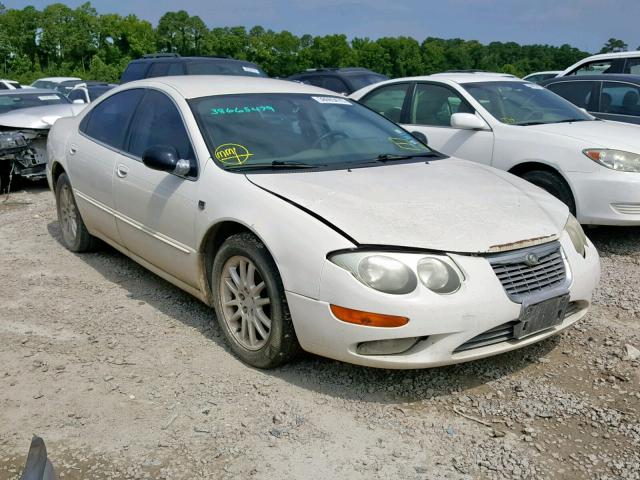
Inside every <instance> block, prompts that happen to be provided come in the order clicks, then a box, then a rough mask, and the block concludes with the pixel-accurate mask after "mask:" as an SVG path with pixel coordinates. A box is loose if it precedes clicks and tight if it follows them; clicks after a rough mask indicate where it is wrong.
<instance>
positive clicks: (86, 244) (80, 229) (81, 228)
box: [55, 173, 99, 253]
mask: <svg viewBox="0 0 640 480" xmlns="http://www.w3.org/2000/svg"><path fill="white" fill-rule="evenodd" d="M55 192H56V210H57V212H58V223H59V225H60V231H61V233H62V243H63V245H64V246H65V247H67V249H69V250H71V251H72V252H77V253H82V252H90V251H92V250H95V249H96V248H97V247H98V245H99V240H98V239H97V238H96V237H94V236H93V235H91V234H90V233H89V231H88V230H87V227H86V226H85V224H84V222H83V221H82V217H81V216H80V211H79V210H78V205H77V204H76V199H75V197H74V195H73V189H72V188H71V182H70V181H69V177H67V174H66V173H62V174H61V175H60V176H59V177H58V180H57V181H56V186H55ZM65 195H69V197H68V198H67V199H66V200H62V199H61V197H63V196H65ZM65 202H66V203H65ZM67 204H68V205H67ZM64 209H66V210H67V211H68V210H69V209H71V211H72V212H74V213H75V222H76V228H75V232H74V231H72V230H71V229H66V228H65V224H66V220H65V219H64V218H63V210H64Z"/></svg>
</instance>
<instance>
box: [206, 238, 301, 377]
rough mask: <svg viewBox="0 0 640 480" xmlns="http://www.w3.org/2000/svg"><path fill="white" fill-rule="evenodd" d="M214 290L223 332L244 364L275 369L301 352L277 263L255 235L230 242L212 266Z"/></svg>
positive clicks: (221, 249) (215, 303)
mask: <svg viewBox="0 0 640 480" xmlns="http://www.w3.org/2000/svg"><path fill="white" fill-rule="evenodd" d="M211 277H212V278H211V289H212V293H213V300H214V308H215V312H216V317H217V319H218V323H219V325H220V328H221V329H222V331H223V332H224V335H225V337H226V339H227V341H228V343H229V346H230V347H231V350H233V352H234V353H235V354H236V355H237V356H238V357H239V358H240V359H241V360H242V361H243V362H245V363H247V364H249V365H251V366H254V367H258V368H274V367H277V366H279V365H282V364H284V363H286V362H288V361H289V360H290V359H292V358H293V357H294V356H295V355H296V354H297V353H298V351H299V349H300V347H299V344H298V340H297V338H296V334H295V331H294V329H293V323H292V321H291V315H290V313H289V308H288V306H287V300H286V298H285V294H284V287H283V286H282V280H281V279H280V274H279V273H278V269H277V267H276V264H275V262H274V261H273V259H272V258H271V255H269V252H268V251H267V249H266V247H265V246H264V244H263V243H262V242H260V240H258V239H257V238H256V237H255V236H254V235H252V234H250V233H240V234H237V235H233V236H231V237H229V238H228V239H227V240H226V241H225V242H224V243H223V244H222V246H221V247H220V249H219V250H218V252H217V253H216V256H215V258H214V261H213V268H212V274H211Z"/></svg>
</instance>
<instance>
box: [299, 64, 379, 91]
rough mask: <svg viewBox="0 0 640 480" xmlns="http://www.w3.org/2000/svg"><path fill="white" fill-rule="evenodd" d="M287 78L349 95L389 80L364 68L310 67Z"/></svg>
mask: <svg viewBox="0 0 640 480" xmlns="http://www.w3.org/2000/svg"><path fill="white" fill-rule="evenodd" d="M288 79H289V80H295V81H298V82H302V83H308V84H309V85H315V86H316V87H322V88H326V89H327V90H333V91H334V92H337V93H342V94H344V95H350V94H351V93H353V92H355V91H356V90H360V89H361V88H364V87H366V86H367V85H371V84H372V83H378V82H383V81H385V80H389V77H387V76H385V75H382V74H380V73H376V72H372V71H371V70H367V69H366V68H312V69H309V70H306V71H304V72H302V73H296V74H295V75H291V76H290V77H289V78H288Z"/></svg>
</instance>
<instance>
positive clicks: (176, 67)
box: [165, 62, 184, 76]
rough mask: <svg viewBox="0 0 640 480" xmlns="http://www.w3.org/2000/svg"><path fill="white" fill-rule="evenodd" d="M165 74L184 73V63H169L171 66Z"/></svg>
mask: <svg viewBox="0 0 640 480" xmlns="http://www.w3.org/2000/svg"><path fill="white" fill-rule="evenodd" d="M165 75H168V76H174V75H184V64H183V63H178V62H172V63H169V68H168V69H167V73H166V74H165Z"/></svg>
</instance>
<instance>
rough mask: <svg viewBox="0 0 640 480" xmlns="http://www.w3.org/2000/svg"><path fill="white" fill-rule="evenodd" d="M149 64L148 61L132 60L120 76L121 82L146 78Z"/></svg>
mask: <svg viewBox="0 0 640 480" xmlns="http://www.w3.org/2000/svg"><path fill="white" fill-rule="evenodd" d="M148 66H149V64H148V63H147V62H132V63H130V64H129V66H128V67H127V69H126V70H125V71H124V73H123V74H122V77H120V83H125V82H132V81H134V80H140V79H141V78H145V73H146V71H147V67H148Z"/></svg>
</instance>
